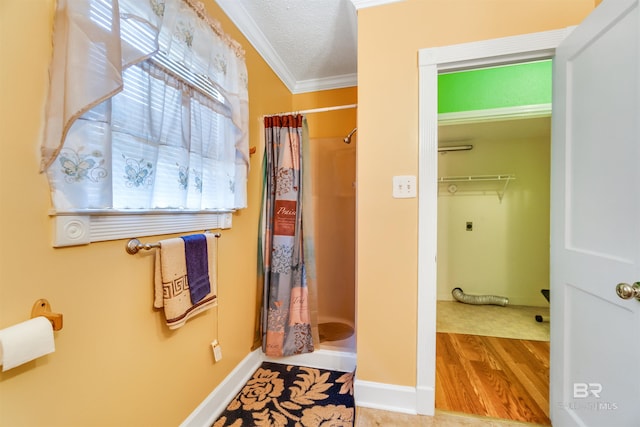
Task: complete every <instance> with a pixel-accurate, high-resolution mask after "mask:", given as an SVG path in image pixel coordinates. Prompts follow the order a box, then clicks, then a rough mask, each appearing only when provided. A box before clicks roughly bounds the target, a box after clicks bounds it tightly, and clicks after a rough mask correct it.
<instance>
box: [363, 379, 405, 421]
mask: <svg viewBox="0 0 640 427" xmlns="http://www.w3.org/2000/svg"><path fill="white" fill-rule="evenodd" d="M354 395H355V398H356V406H361V407H363V408H374V409H381V410H383V411H391V412H402V413H405V414H416V389H415V388H413V387H408V386H399V385H393V384H384V383H377V382H373V381H363V380H356V381H355V383H354Z"/></svg>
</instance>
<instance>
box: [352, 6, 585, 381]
mask: <svg viewBox="0 0 640 427" xmlns="http://www.w3.org/2000/svg"><path fill="white" fill-rule="evenodd" d="M593 7H594V2H593V0H515V1H514V0H405V1H401V2H397V3H392V4H389V5H386V6H379V7H371V8H364V9H361V10H359V11H358V104H359V107H358V136H359V139H360V141H363V142H362V143H361V144H359V146H358V156H357V170H358V172H357V180H358V195H357V212H358V214H357V251H358V252H357V272H356V275H357V280H358V282H357V325H358V338H357V342H358V347H357V352H358V378H359V379H361V380H366V381H374V382H380V383H389V384H397V385H408V386H414V385H415V379H416V328H417V325H416V317H417V314H416V310H417V305H416V295H417V279H418V277H417V276H418V275H417V266H418V259H417V237H418V203H417V199H393V198H392V197H391V182H392V176H393V175H405V174H407V175H417V174H418V123H419V122H418V61H417V52H418V50H419V49H422V48H428V47H436V46H446V45H450V44H455V43H465V42H470V41H476V40H484V39H490V38H496V37H505V36H511V35H517V34H523V33H531V32H538V31H547V30H553V29H558V28H564V27H566V26H570V25H576V24H578V23H579V22H580V21H582V20H583V19H584V17H585V16H586V15H587V14H588V13H589V12H590V11H591V10H592V9H593Z"/></svg>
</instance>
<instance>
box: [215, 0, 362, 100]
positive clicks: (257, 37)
mask: <svg viewBox="0 0 640 427" xmlns="http://www.w3.org/2000/svg"><path fill="white" fill-rule="evenodd" d="M215 1H216V3H217V4H218V6H220V8H221V9H222V10H223V11H224V13H225V14H226V15H227V16H228V17H229V19H231V21H232V22H233V23H234V24H235V26H236V27H238V29H239V30H240V32H241V33H242V34H243V35H244V36H245V37H246V38H247V40H249V43H251V44H252V45H253V47H254V48H255V49H256V50H257V51H258V53H259V54H260V56H262V58H263V59H264V60H265V62H266V63H267V64H269V66H270V67H271V69H272V70H273V71H274V72H275V73H276V75H277V76H278V77H279V78H280V80H282V82H283V83H284V84H285V86H287V88H288V89H289V91H290V92H292V93H293V92H294V89H295V86H296V79H295V78H294V77H293V74H292V73H291V72H290V71H289V69H288V68H287V66H286V65H285V63H284V61H283V60H282V58H280V56H279V55H278V53H277V52H276V50H275V49H274V48H273V46H272V45H271V44H270V43H269V41H268V39H267V37H265V35H264V34H263V32H262V31H261V30H260V27H259V26H258V24H257V23H256V22H255V21H254V20H253V18H252V17H251V15H250V14H249V13H247V11H246V10H245V8H244V7H243V6H242V4H241V3H240V2H239V1H237V0H215ZM352 1H353V0H352Z"/></svg>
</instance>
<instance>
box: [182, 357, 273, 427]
mask: <svg viewBox="0 0 640 427" xmlns="http://www.w3.org/2000/svg"><path fill="white" fill-rule="evenodd" d="M262 360H263V354H262V351H261V350H260V349H257V350H254V351H252V352H251V353H249V354H248V355H247V357H245V358H244V359H242V362H240V363H239V364H238V366H236V367H235V368H234V369H233V371H231V373H230V374H229V375H227V377H226V378H225V379H224V380H222V382H221V383H220V384H219V385H218V387H216V388H215V389H214V390H213V391H212V392H211V393H210V394H209V396H207V397H206V399H204V400H203V401H202V403H201V404H200V405H198V407H197V408H196V409H195V410H194V411H193V412H192V413H191V414H190V415H189V416H188V417H187V419H185V420H184V421H183V422H182V424H180V427H205V426H211V425H212V424H213V422H214V421H215V420H216V419H217V418H218V416H219V415H220V414H221V413H222V411H224V409H225V408H226V407H227V405H228V404H229V400H230V399H231V398H232V397H233V396H235V395H236V394H238V392H239V391H240V390H241V388H242V386H243V385H244V384H245V383H246V382H247V381H248V380H249V378H251V375H253V373H254V372H255V371H256V369H258V367H259V366H260V364H261V363H262Z"/></svg>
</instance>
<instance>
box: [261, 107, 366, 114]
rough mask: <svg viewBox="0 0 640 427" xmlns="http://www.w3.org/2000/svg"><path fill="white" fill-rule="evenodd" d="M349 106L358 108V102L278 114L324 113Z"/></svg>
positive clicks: (345, 108)
mask: <svg viewBox="0 0 640 427" xmlns="http://www.w3.org/2000/svg"><path fill="white" fill-rule="evenodd" d="M349 108H358V104H348V105H336V106H333V107H324V108H312V109H310V110H298V111H289V112H288V113H278V114H280V115H283V116H286V115H288V114H312V113H324V112H326V111H336V110H347V109H349ZM271 115H273V114H267V115H265V116H263V117H267V116H271Z"/></svg>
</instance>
